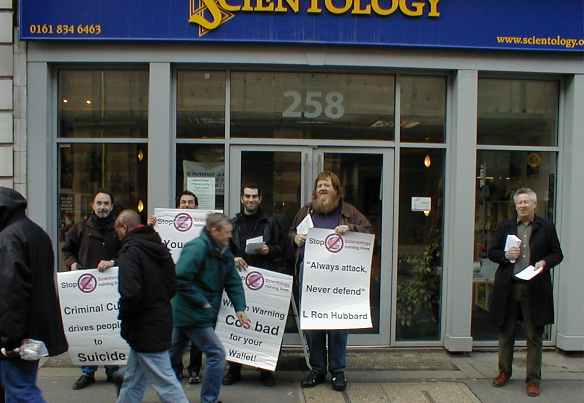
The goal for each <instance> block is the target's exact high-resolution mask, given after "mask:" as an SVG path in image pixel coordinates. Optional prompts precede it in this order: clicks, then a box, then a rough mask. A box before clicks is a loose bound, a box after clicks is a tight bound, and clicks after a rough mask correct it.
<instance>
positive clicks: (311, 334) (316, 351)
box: [304, 330, 348, 375]
mask: <svg viewBox="0 0 584 403" xmlns="http://www.w3.org/2000/svg"><path fill="white" fill-rule="evenodd" d="M304 335H305V336H306V341H307V343H308V349H309V350H310V365H311V366H312V369H313V370H314V371H318V372H321V373H323V374H326V372H327V355H328V370H329V371H330V373H331V374H332V375H334V374H337V373H339V372H343V371H344V370H345V367H346V366H347V338H348V335H347V331H346V330H305V331H304ZM327 336H328V354H327V348H326V339H327Z"/></svg>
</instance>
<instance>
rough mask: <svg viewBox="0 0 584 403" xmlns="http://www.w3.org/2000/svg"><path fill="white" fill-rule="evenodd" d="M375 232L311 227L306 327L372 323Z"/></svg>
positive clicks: (303, 309) (305, 272) (304, 284)
mask: <svg viewBox="0 0 584 403" xmlns="http://www.w3.org/2000/svg"><path fill="white" fill-rule="evenodd" d="M374 240H375V236H374V235H372V234H364V233H360V232H347V233H346V234H344V235H337V234H335V232H334V231H333V230H329V229H321V228H311V229H310V230H309V231H308V236H307V237H306V243H305V249H304V269H303V275H302V298H301V307H300V326H301V328H302V329H363V328H370V327H372V323H371V309H370V304H369V281H370V276H371V258H372V256H373V242H374Z"/></svg>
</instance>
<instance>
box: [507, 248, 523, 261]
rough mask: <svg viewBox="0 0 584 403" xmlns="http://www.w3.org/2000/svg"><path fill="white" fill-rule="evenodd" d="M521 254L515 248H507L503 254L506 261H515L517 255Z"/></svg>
mask: <svg viewBox="0 0 584 403" xmlns="http://www.w3.org/2000/svg"><path fill="white" fill-rule="evenodd" d="M520 254H521V250H520V249H519V248H517V247H513V248H509V250H508V251H507V252H505V259H507V260H517V259H518V258H519V255H520Z"/></svg>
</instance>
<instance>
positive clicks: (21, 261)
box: [0, 187, 68, 402]
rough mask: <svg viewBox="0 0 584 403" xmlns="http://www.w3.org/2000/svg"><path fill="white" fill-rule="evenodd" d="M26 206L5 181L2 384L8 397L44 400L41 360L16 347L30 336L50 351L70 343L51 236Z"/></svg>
mask: <svg viewBox="0 0 584 403" xmlns="http://www.w3.org/2000/svg"><path fill="white" fill-rule="evenodd" d="M25 209H26V200H25V199H24V197H22V195H20V193H18V192H16V191H14V190H12V189H8V188H5V187H0V348H1V349H2V350H1V351H2V353H0V384H2V385H3V386H4V389H5V394H6V399H7V400H6V401H13V402H16V401H18V402H44V399H43V397H42V395H41V391H40V390H39V389H38V387H37V386H36V376H37V370H38V360H35V361H25V360H22V359H20V355H19V354H18V353H17V352H14V349H18V348H19V347H20V346H21V345H22V344H23V341H25V340H27V339H33V340H38V341H41V342H43V343H44V344H45V346H46V348H47V350H48V353H49V355H50V356H53V355H58V354H62V353H64V352H65V351H67V348H68V346H67V340H66V339H65V333H64V331H63V322H62V319H61V309H60V307H59V298H58V295H57V290H56V277H55V276H56V273H55V270H54V266H53V261H54V257H53V247H52V245H51V240H50V238H49V236H48V235H47V233H46V232H45V231H43V229H41V228H40V227H39V226H38V225H37V224H35V223H34V222H32V221H31V220H30V219H28V218H27V217H26V215H25ZM2 401H4V399H2Z"/></svg>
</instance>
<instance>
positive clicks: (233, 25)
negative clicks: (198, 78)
mask: <svg viewBox="0 0 584 403" xmlns="http://www.w3.org/2000/svg"><path fill="white" fill-rule="evenodd" d="M20 3H21V4H20V9H19V10H20V27H21V29H20V35H21V39H24V40H73V41H79V40H83V41H164V42H176V41H179V42H215V43H221V42H222V43H286V44H333V45H352V46H354V45H357V46H366V45H373V46H404V47H431V48H432V47H435V48H467V49H502V50H531V51H556V52H558V51H561V52H582V51H583V50H584V0H561V1H549V0H498V1H495V0H490V1H489V0H21V2H20Z"/></svg>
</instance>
